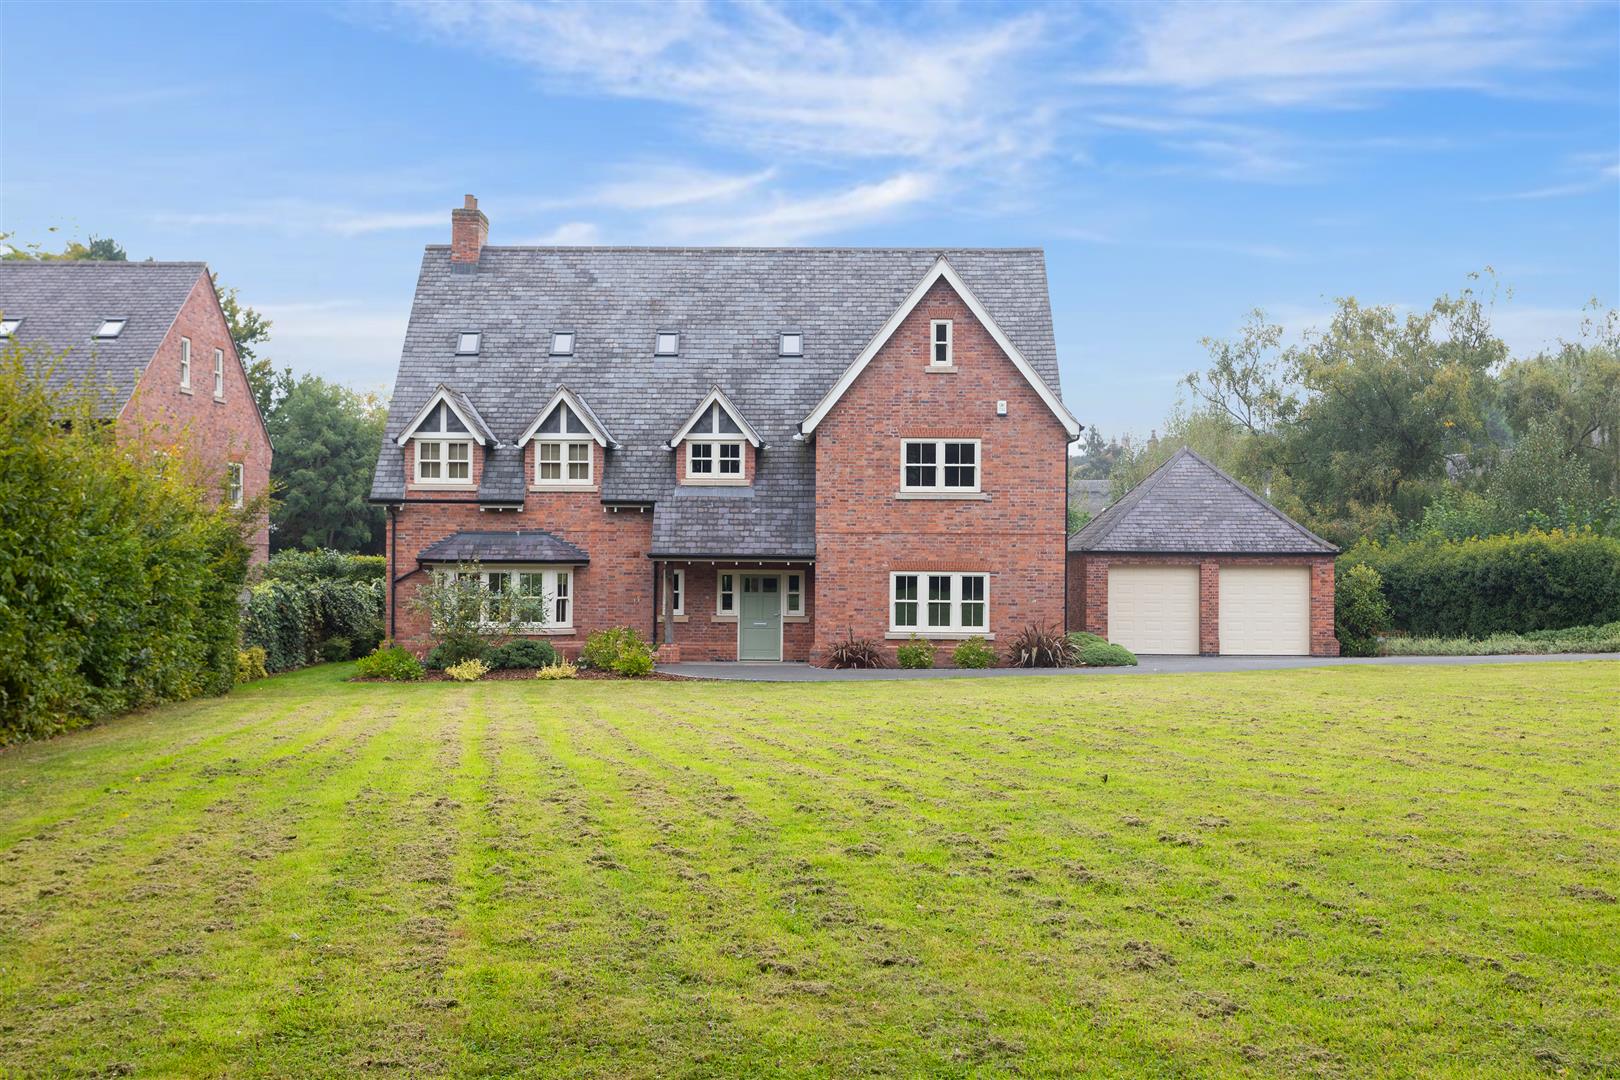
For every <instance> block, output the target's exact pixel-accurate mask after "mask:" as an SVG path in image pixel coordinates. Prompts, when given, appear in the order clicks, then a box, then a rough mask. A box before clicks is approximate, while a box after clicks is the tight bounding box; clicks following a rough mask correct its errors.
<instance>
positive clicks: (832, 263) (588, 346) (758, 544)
mask: <svg viewBox="0 0 1620 1080" xmlns="http://www.w3.org/2000/svg"><path fill="white" fill-rule="evenodd" d="M941 256H944V257H945V258H946V259H947V260H949V262H950V264H951V266H952V267H954V268H955V270H956V272H957V273H958V274H960V275H961V277H962V279H963V280H964V281H965V282H966V283H967V285H968V287H969V288H970V289H972V290H973V292H974V294H975V295H976V296H977V297H978V298H979V300H980V302H981V303H983V304H984V306H985V307H986V309H987V310H988V311H989V312H990V314H991V316H992V317H993V318H994V319H995V320H996V322H997V323H998V324H999V325H1000V327H1001V328H1002V330H1003V331H1004V332H1005V333H1006V334H1007V336H1008V337H1009V338H1010V339H1011V340H1012V342H1013V343H1014V344H1015V345H1016V346H1017V348H1018V349H1019V351H1020V352H1021V353H1023V355H1024V357H1025V358H1026V359H1027V360H1028V361H1029V363H1030V364H1031V365H1032V366H1033V367H1034V369H1035V370H1036V372H1037V373H1038V374H1039V375H1040V377H1041V378H1042V379H1044V380H1045V381H1046V383H1047V384H1048V386H1049V387H1050V388H1051V389H1052V391H1053V393H1054V394H1056V393H1059V392H1060V388H1059V385H1058V367H1057V348H1056V344H1055V342H1054V340H1053V335H1052V314H1051V307H1050V303H1049V300H1048V297H1047V284H1046V262H1045V257H1044V255H1043V254H1042V253H1041V252H1040V251H1039V250H1037V249H993V250H987V249H950V248H946V249H940V248H554V247H552V248H544V247H485V248H484V249H483V251H482V253H481V254H480V257H479V261H478V263H477V264H476V265H454V264H452V263H451V262H450V249H449V247H448V246H443V245H434V246H430V247H429V248H428V249H427V250H426V252H425V253H424V255H423V258H422V267H421V272H420V276H419V277H418V280H417V287H416V296H415V300H414V302H413V304H412V309H411V319H410V325H409V327H408V329H407V331H406V335H405V346H404V350H403V353H402V355H401V358H400V367H399V375H398V378H397V379H396V381H395V384H394V399H393V404H392V407H391V410H390V413H389V421H388V431H387V436H386V437H385V439H384V441H383V445H382V448H381V453H380V454H379V456H378V461H377V470H376V474H375V476H374V479H373V483H372V492H371V498H372V500H373V501H376V502H393V501H398V500H400V499H402V498H403V497H404V495H405V460H404V453H403V451H402V449H401V448H400V447H399V446H398V445H397V444H396V443H395V442H394V440H395V439H397V438H398V436H399V434H400V432H401V431H402V430H403V428H404V426H405V424H407V423H408V422H409V421H410V419H411V418H412V417H414V416H415V415H416V413H417V411H418V410H419V409H420V408H421V407H422V406H423V405H424V404H425V403H426V401H427V399H428V398H429V397H430V396H431V395H432V394H433V393H434V391H435V390H436V388H437V387H438V385H439V384H440V383H444V384H445V385H447V386H450V387H453V388H454V389H456V390H457V391H459V392H461V393H463V394H465V395H466V397H467V398H468V399H469V400H470V401H472V402H473V404H474V405H476V407H477V409H478V411H479V413H480V414H481V415H482V416H483V418H484V420H485V422H486V423H487V424H488V426H489V428H490V430H491V431H492V432H493V433H494V435H495V436H496V438H498V439H499V440H500V442H501V446H499V447H497V448H496V449H495V450H494V451H493V452H492V453H490V454H489V455H488V456H486V457H485V459H484V471H483V476H482V481H481V483H480V486H479V492H478V497H479V499H480V501H482V502H484V503H486V504H502V503H505V504H511V503H516V502H520V501H521V500H522V498H523V491H524V485H525V479H526V478H525V477H524V476H523V468H522V455H521V454H520V453H519V452H518V451H517V450H516V449H515V448H514V447H513V445H512V444H513V443H515V442H516V440H517V439H518V438H519V437H520V436H521V435H522V434H523V431H524V430H525V429H526V428H527V427H528V425H529V424H531V423H532V422H533V421H534V417H535V414H536V413H537V412H538V411H539V409H540V408H541V406H542V405H544V404H545V403H546V401H548V400H549V399H550V398H551V396H552V395H553V394H555V393H556V391H557V389H558V387H559V386H563V385H566V386H568V387H569V389H570V390H572V391H573V392H574V393H575V394H577V395H578V396H579V397H580V398H581V400H583V401H584V402H585V403H586V405H587V406H588V407H589V408H590V409H591V411H592V412H593V413H594V414H595V415H596V416H597V417H599V418H600V420H601V421H602V424H603V426H604V427H606V428H607V429H609V430H611V431H612V432H613V434H614V437H615V438H616V439H617V440H618V442H619V446H618V447H617V448H614V449H610V450H609V451H608V458H607V461H608V464H607V469H606V474H605V476H604V478H603V486H602V492H601V498H602V501H603V502H606V503H642V504H647V503H651V504H655V508H654V513H653V546H654V549H655V550H654V554H658V555H670V556H675V555H682V554H685V555H692V556H697V555H735V556H739V557H756V556H758V557H769V556H791V557H810V556H813V555H814V553H815V511H814V504H815V466H814V460H815V459H814V452H813V450H812V449H811V447H810V446H809V445H808V444H807V443H806V442H804V441H802V440H795V438H794V436H795V435H796V434H797V433H798V424H799V421H801V420H802V419H804V417H805V416H806V415H808V414H809V412H810V411H811V410H812V409H813V408H814V407H815V405H816V403H817V402H818V401H819V400H820V399H821V397H822V395H823V394H825V393H826V392H827V390H828V389H829V388H831V387H832V386H833V384H834V383H836V382H837V381H838V377H839V376H840V375H841V374H842V373H843V372H844V369H845V368H847V367H848V366H849V364H850V363H851V362H853V361H854V359H855V358H856V356H858V355H859V354H860V352H861V350H862V349H863V348H864V347H865V346H866V344H867V343H868V342H869V341H870V340H871V339H872V338H873V336H874V335H875V334H876V333H877V332H878V330H879V329H880V328H881V327H882V325H883V323H884V322H885V320H887V319H888V318H889V316H890V315H892V314H893V313H894V311H895V310H896V309H897V308H898V307H899V306H900V305H901V303H903V302H904V301H905V299H906V297H907V296H908V294H909V293H910V292H911V290H912V289H913V288H914V287H915V286H916V285H917V283H918V282H919V281H921V280H922V278H923V276H924V275H925V274H926V273H928V271H929V270H930V269H931V268H932V267H933V265H934V263H935V262H936V261H937V260H938V259H939V258H940V257H941ZM466 330H478V331H480V332H481V333H482V335H483V336H482V338H481V340H480V351H479V354H478V355H477V356H457V355H455V345H456V336H457V335H458V334H459V333H460V332H462V331H466ZM660 330H665V331H671V330H672V331H676V332H678V333H679V334H680V352H679V355H678V356H673V357H657V358H655V357H654V356H653V344H654V335H655V334H656V333H657V332H658V331H660ZM554 331H571V332H573V333H574V334H575V338H574V354H573V355H572V356H552V355H550V352H551V335H552V333H553V332H554ZM783 331H795V332H799V333H802V334H803V335H804V355H803V356H795V357H782V356H779V355H778V351H779V335H780V334H781V333H782V332H783ZM714 387H719V388H720V389H721V390H722V391H723V392H724V393H725V395H726V396H727V397H728V398H729V399H730V400H731V401H732V402H733V403H734V404H735V405H736V407H737V409H738V410H739V412H741V413H742V414H743V415H744V416H746V417H747V418H748V421H749V423H750V425H751V426H753V428H754V429H755V430H756V431H757V432H758V433H759V436H760V438H761V439H762V440H763V441H764V442H765V444H766V447H767V449H765V450H763V451H761V452H760V453H759V454H758V457H757V470H756V475H755V482H754V484H753V486H752V487H751V488H747V489H741V490H740V491H739V490H735V489H733V490H726V491H721V490H718V489H703V490H702V491H701V492H700V491H699V490H698V489H696V488H678V487H677V485H676V483H675V453H674V452H672V451H670V450H666V449H664V447H665V445H666V440H668V438H669V437H670V435H671V434H672V433H674V432H675V431H677V430H678V429H679V428H680V427H681V425H682V424H683V423H685V421H686V419H687V418H688V417H689V416H690V415H691V413H692V411H693V410H694V409H695V408H696V407H697V405H698V403H699V402H700V401H702V400H703V398H704V397H706V396H707V395H708V393H709V391H710V390H711V389H712V388H714Z"/></svg>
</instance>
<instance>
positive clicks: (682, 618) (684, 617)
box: [658, 615, 692, 623]
mask: <svg viewBox="0 0 1620 1080" xmlns="http://www.w3.org/2000/svg"><path fill="white" fill-rule="evenodd" d="M658 621H659V622H663V621H664V616H663V615H659V616H658ZM675 621H676V622H678V623H683V622H691V621H692V616H690V615H677V616H675Z"/></svg>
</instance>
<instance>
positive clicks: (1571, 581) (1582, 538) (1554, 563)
mask: <svg viewBox="0 0 1620 1080" xmlns="http://www.w3.org/2000/svg"><path fill="white" fill-rule="evenodd" d="M1353 566H1370V567H1372V568H1373V569H1374V570H1376V571H1378V574H1379V576H1380V577H1381V578H1382V579H1383V583H1384V595H1385V597H1386V598H1387V599H1388V600H1389V607H1390V614H1391V616H1392V617H1393V619H1394V623H1395V626H1396V628H1397V629H1399V630H1404V631H1406V632H1407V633H1408V634H1412V635H1414V636H1418V637H1446V638H1450V637H1468V638H1484V637H1488V636H1490V635H1491V634H1496V633H1525V632H1527V631H1533V630H1558V629H1562V628H1564V627H1569V626H1585V625H1592V624H1602V623H1609V622H1613V621H1614V620H1616V619H1620V537H1610V536H1599V535H1597V534H1596V533H1592V532H1574V533H1566V532H1560V531H1557V530H1554V531H1552V532H1539V531H1537V532H1527V533H1516V534H1513V535H1504V536H1489V537H1484V538H1476V539H1470V540H1454V541H1446V540H1437V539H1426V540H1411V541H1403V542H1392V543H1388V544H1376V543H1370V542H1363V543H1361V544H1358V545H1357V546H1356V547H1354V548H1352V549H1351V550H1350V551H1348V552H1346V553H1345V554H1343V555H1341V556H1340V557H1339V560H1338V573H1339V574H1340V575H1341V576H1342V575H1344V574H1345V573H1347V572H1348V571H1349V569H1350V568H1351V567H1353Z"/></svg>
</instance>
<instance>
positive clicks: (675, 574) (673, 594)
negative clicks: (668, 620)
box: [658, 570, 686, 615]
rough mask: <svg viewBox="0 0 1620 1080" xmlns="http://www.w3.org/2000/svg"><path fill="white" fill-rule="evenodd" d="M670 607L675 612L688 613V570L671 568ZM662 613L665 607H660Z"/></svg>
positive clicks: (679, 613)
mask: <svg viewBox="0 0 1620 1080" xmlns="http://www.w3.org/2000/svg"><path fill="white" fill-rule="evenodd" d="M669 609H670V611H671V612H672V613H673V614H676V615H685V614H686V571H685V570H671V571H670V572H669ZM658 610H659V612H660V614H662V612H663V610H664V609H663V608H662V607H660V608H659V609H658Z"/></svg>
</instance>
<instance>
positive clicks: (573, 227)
mask: <svg viewBox="0 0 1620 1080" xmlns="http://www.w3.org/2000/svg"><path fill="white" fill-rule="evenodd" d="M601 240H602V229H601V227H600V226H598V225H597V224H596V223H595V222H591V221H565V222H563V223H562V224H561V225H559V226H557V227H556V228H555V229H552V230H551V231H550V232H548V233H544V234H543V235H540V236H537V237H535V238H534V239H533V240H532V241H530V242H531V243H534V244H538V245H541V246H543V247H567V246H570V245H584V244H596V243H600V242H601Z"/></svg>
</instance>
